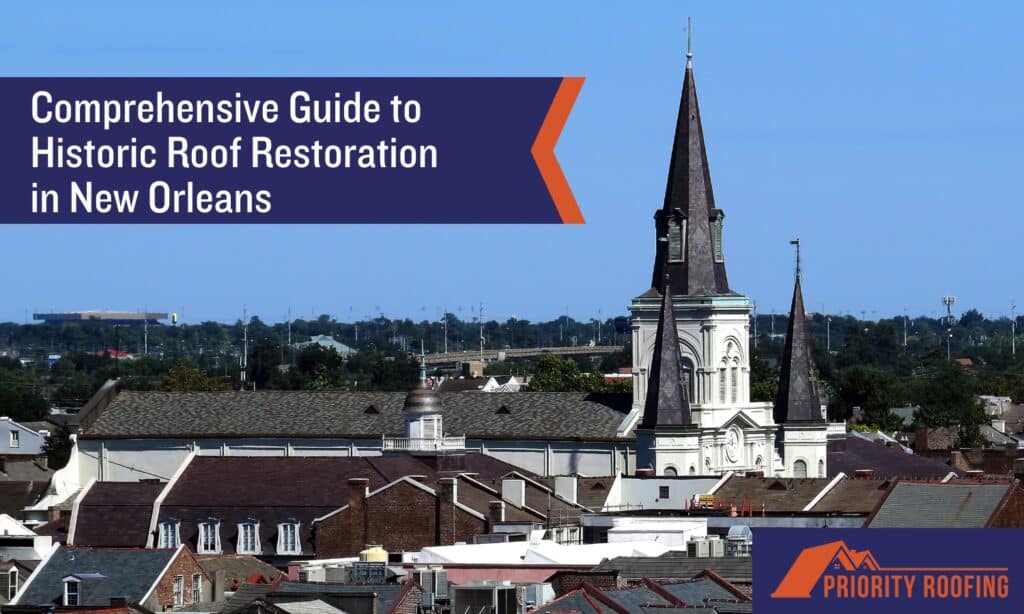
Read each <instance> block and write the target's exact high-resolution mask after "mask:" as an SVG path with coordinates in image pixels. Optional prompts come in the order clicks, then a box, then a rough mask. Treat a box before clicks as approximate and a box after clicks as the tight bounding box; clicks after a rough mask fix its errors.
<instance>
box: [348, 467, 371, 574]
mask: <svg viewBox="0 0 1024 614" xmlns="http://www.w3.org/2000/svg"><path fill="white" fill-rule="evenodd" d="M369 485H370V480H368V479H366V478H349V480H348V519H347V520H348V522H347V524H348V531H347V532H348V540H347V542H346V544H345V556H355V555H356V554H358V553H359V551H360V550H362V549H363V544H365V543H366V493H367V489H368V487H369Z"/></svg>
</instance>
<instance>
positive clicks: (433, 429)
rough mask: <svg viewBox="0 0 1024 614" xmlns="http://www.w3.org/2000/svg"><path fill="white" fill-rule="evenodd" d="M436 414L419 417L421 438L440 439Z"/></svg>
mask: <svg viewBox="0 0 1024 614" xmlns="http://www.w3.org/2000/svg"><path fill="white" fill-rule="evenodd" d="M438 422H440V420H439V419H438V416H424V417H423V418H421V419H420V424H421V425H422V427H421V428H422V429H423V439H440V437H439V435H440V433H439V432H438V431H439V430H440V429H438Z"/></svg>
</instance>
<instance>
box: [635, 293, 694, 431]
mask: <svg viewBox="0 0 1024 614" xmlns="http://www.w3.org/2000/svg"><path fill="white" fill-rule="evenodd" d="M665 289H666V290H667V291H666V292H664V293H663V296H662V299H661V314H660V315H659V316H658V332H657V333H656V336H655V339H654V355H653V356H652V357H651V366H650V370H649V371H648V374H649V376H648V379H647V399H646V401H645V403H644V417H643V422H642V424H641V426H642V427H643V428H654V427H658V426H676V427H678V426H688V425H690V424H692V420H691V418H690V395H689V392H688V390H687V383H686V382H685V381H684V380H683V368H682V367H683V365H682V356H680V354H679V333H678V331H677V330H676V317H675V313H674V311H673V308H672V294H671V291H670V290H669V285H668V282H665Z"/></svg>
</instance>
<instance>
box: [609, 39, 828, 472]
mask: <svg viewBox="0 0 1024 614" xmlns="http://www.w3.org/2000/svg"><path fill="white" fill-rule="evenodd" d="M654 219H655V234H656V241H657V242H656V251H655V262H654V272H653V275H652V279H651V288H650V290H648V291H647V292H645V293H643V294H641V295H640V296H638V297H637V298H635V299H633V302H632V304H630V306H629V309H630V312H631V314H632V333H633V338H632V339H633V370H632V373H633V410H632V412H631V418H632V420H633V421H634V424H635V428H636V433H637V444H636V447H637V467H638V468H652V469H654V470H655V472H656V473H657V474H658V475H716V474H721V473H724V472H726V471H763V472H764V475H766V476H771V475H780V476H793V475H805V476H816V475H819V473H820V475H826V473H825V470H826V467H825V463H826V462H827V461H826V423H825V420H824V418H823V416H822V413H821V405H820V401H818V400H817V397H816V395H817V388H816V386H815V385H814V376H813V370H811V365H810V350H809V349H808V348H807V347H806V343H807V335H806V332H805V330H804V327H805V323H804V314H803V299H802V297H800V300H799V306H797V296H798V295H799V293H800V286H799V280H798V282H797V287H796V289H795V294H794V310H796V309H797V307H799V311H800V313H799V317H793V316H794V315H795V313H794V314H791V317H790V331H789V337H788V339H787V344H786V354H787V356H786V358H787V359H792V355H793V354H794V353H795V354H796V358H797V359H799V360H798V362H800V364H799V365H796V364H794V365H789V364H783V365H781V366H782V370H783V379H782V380H780V387H779V388H780V392H779V399H777V401H776V404H775V406H774V408H773V404H772V403H766V402H751V400H750V348H749V342H750V328H749V327H750V313H751V310H752V308H753V305H752V303H751V302H750V300H749V299H748V298H747V297H745V296H743V295H742V294H739V293H738V292H735V291H733V290H732V289H730V287H729V282H728V279H727V277H726V270H725V254H724V250H723V247H722V234H723V222H724V219H725V214H724V212H723V211H722V210H721V209H718V208H716V206H715V199H714V193H713V191H712V188H711V174H710V171H709V168H708V160H707V151H706V149H705V145H704V134H703V129H702V127H701V118H700V109H699V107H698V104H697V90H696V85H695V83H694V77H693V63H692V54H690V53H687V62H686V74H685V77H684V79H683V91H682V97H681V100H680V103H679V115H678V119H677V121H676V130H675V140H674V143H673V146H672V156H671V160H670V162H669V172H668V185H667V187H666V190H665V202H664V205H663V206H662V208H661V209H659V210H658V211H657V212H656V213H655V216H654ZM794 326H796V328H797V329H798V331H799V334H797V335H794V331H793V327H794ZM794 344H796V346H797V349H796V350H795V351H794V350H793V345H794ZM784 363H785V361H784ZM791 367H792V368H795V369H797V370H801V369H804V370H803V371H802V372H800V373H798V374H797V375H793V370H792V368H791ZM792 382H795V383H796V384H797V385H798V387H799V390H796V391H794V390H792V389H791V383H792ZM812 395H814V400H813V401H812V399H811V396H812ZM793 403H797V405H798V407H797V408H796V410H797V411H795V412H791V411H790V410H791V408H790V407H789V406H790V405H791V404H793ZM780 404H781V405H780ZM811 405H813V406H814V408H815V411H816V413H815V414H814V415H813V416H812V415H810V413H809V412H808V411H807V408H808V407H809V406H811Z"/></svg>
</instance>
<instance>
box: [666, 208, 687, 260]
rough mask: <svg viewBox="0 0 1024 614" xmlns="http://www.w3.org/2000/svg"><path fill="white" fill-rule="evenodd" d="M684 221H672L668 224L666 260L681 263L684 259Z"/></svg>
mask: <svg viewBox="0 0 1024 614" xmlns="http://www.w3.org/2000/svg"><path fill="white" fill-rule="evenodd" d="M685 254H686V220H684V219H673V220H670V221H669V223H668V260H669V262H682V261H683V260H685V259H686V256H685Z"/></svg>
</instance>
